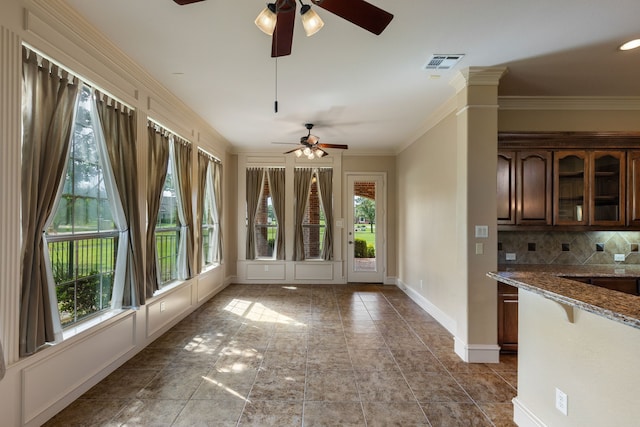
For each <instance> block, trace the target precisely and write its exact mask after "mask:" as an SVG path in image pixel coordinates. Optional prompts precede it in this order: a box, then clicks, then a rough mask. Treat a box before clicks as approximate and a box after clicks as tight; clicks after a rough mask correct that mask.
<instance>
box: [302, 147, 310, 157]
mask: <svg viewBox="0 0 640 427" xmlns="http://www.w3.org/2000/svg"><path fill="white" fill-rule="evenodd" d="M302 154H304V155H305V156H309V155H310V154H312V153H311V148H309V147H304V150H302Z"/></svg>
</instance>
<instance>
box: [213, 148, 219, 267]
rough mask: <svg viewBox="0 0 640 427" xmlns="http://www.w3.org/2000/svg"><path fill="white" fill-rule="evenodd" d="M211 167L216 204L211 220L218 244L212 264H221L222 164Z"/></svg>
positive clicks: (217, 163)
mask: <svg viewBox="0 0 640 427" xmlns="http://www.w3.org/2000/svg"><path fill="white" fill-rule="evenodd" d="M211 166H212V167H213V197H214V199H215V202H216V214H217V215H216V216H215V218H214V219H213V220H214V221H213V223H214V224H215V226H216V229H215V234H214V235H215V238H216V241H217V242H218V244H217V245H216V246H215V252H214V254H213V261H214V262H220V263H221V262H222V227H221V226H220V224H221V223H222V163H220V162H217V161H214V162H213V163H212V165H211Z"/></svg>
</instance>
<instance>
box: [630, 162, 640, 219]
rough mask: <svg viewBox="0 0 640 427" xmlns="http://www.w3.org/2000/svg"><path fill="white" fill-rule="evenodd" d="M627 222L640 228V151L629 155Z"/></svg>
mask: <svg viewBox="0 0 640 427" xmlns="http://www.w3.org/2000/svg"><path fill="white" fill-rule="evenodd" d="M627 166H628V170H627V177H628V180H627V222H628V224H629V225H638V226H640V151H629V153H627Z"/></svg>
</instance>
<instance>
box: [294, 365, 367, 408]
mask: <svg viewBox="0 0 640 427" xmlns="http://www.w3.org/2000/svg"><path fill="white" fill-rule="evenodd" d="M304 398H305V400H319V401H332V402H348V401H359V395H358V388H357V386H356V379H355V376H354V374H353V371H352V370H346V371H343V370H331V371H327V370H309V371H307V384H306V389H305V395H304Z"/></svg>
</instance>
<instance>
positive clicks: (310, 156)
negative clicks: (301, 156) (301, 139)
mask: <svg viewBox="0 0 640 427" xmlns="http://www.w3.org/2000/svg"><path fill="white" fill-rule="evenodd" d="M314 157H315V155H314V154H313V151H312V152H310V153H309V155H308V156H307V159H309V160H313V159H314Z"/></svg>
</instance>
